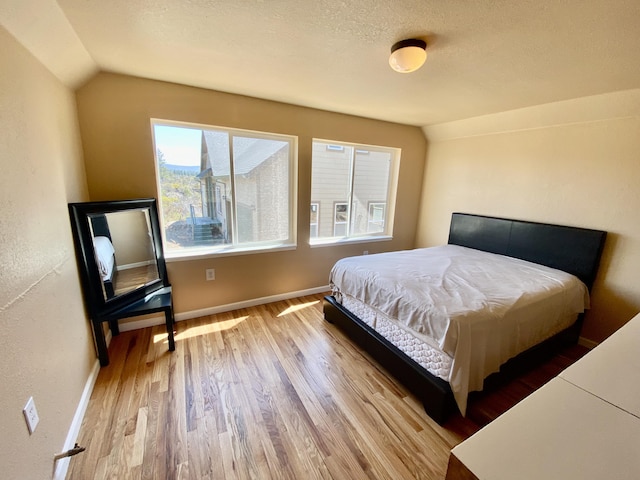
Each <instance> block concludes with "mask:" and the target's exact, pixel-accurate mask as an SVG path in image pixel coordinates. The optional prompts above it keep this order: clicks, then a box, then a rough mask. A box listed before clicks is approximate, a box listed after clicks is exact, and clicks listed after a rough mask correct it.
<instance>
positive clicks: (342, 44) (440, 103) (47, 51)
mask: <svg viewBox="0 0 640 480" xmlns="http://www.w3.org/2000/svg"><path fill="white" fill-rule="evenodd" d="M1 3H2V5H0V19H1V20H2V25H3V26H4V27H5V28H6V29H7V30H8V31H9V32H10V33H11V34H13V36H14V37H16V38H17V39H18V40H19V41H20V42H21V43H22V44H23V45H25V47H27V48H28V49H29V50H30V51H31V52H32V53H33V54H34V56H36V57H37V58H38V59H40V61H42V63H44V64H45V66H47V67H48V68H49V69H50V70H51V71H52V72H53V73H54V74H55V75H56V76H57V77H58V78H60V79H61V81H63V82H64V83H65V84H67V85H69V86H70V87H72V88H75V87H78V86H80V85H81V84H82V83H83V82H85V81H86V80H87V79H88V78H90V77H91V76H92V75H93V74H94V73H95V72H97V71H108V72H115V73H122V74H127V75H135V76H139V77H144V78H151V79H157V80H163V81H168V82H175V83H181V84H185V85H192V86H197V87H203V88H209V89H214V90H220V91H225V92H232V93H237V94H243V95H249V96H255V97H260V98H266V99H271V100H277V101H281V102H287V103H292V104H296V105H303V106H309V107H314V108H318V109H324V110H330V111H335V112H342V113H348V114H354V115H360V116H364V117H371V118H376V119H382V120H388V121H393V122H399V123H404V124H410V125H418V126H425V125H433V124H439V123H443V122H449V121H454V120H460V119H465V118H470V117H476V116H481V115H485V114H490V113H495V112H502V111H508V110H513V109H518V108H523V107H527V106H532V105H539V104H545V103H551V102H556V101H561V100H568V99H572V98H579V97H584V96H589V95H596V94H601V93H608V92H614V91H621V90H629V89H636V88H640V40H639V39H640V37H639V36H638V32H640V1H638V0H563V1H559V0H517V1H513V0H491V1H469V0H449V1H443V0H393V1H392V0H386V1H380V0H377V1H376V0H349V1H347V0H108V1H107V0H59V1H58V2H56V1H55V0H21V1H19V2H18V1H15V2H14V1H10V0H2V2H1ZM405 38H422V39H425V40H426V41H427V43H428V46H427V52H428V58H427V61H426V63H425V65H424V66H423V67H422V68H421V69H420V70H418V71H417V72H414V73H410V74H400V73H396V72H394V71H393V70H391V68H389V65H388V56H389V49H390V47H391V45H392V44H393V43H394V42H396V41H398V40H401V39H405Z"/></svg>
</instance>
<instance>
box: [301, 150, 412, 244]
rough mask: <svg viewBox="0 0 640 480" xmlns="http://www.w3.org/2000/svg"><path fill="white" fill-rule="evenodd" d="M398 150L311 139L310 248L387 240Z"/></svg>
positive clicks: (391, 226) (390, 231)
mask: <svg viewBox="0 0 640 480" xmlns="http://www.w3.org/2000/svg"><path fill="white" fill-rule="evenodd" d="M399 161H400V149H397V148H389V147H379V146H370V145H355V144H347V143H343V142H333V141H329V140H317V139H314V140H313V148H312V160H311V162H312V166H311V198H313V199H314V203H313V205H312V208H313V206H314V205H317V210H318V213H317V215H316V216H315V217H314V215H313V214H312V216H311V219H312V220H311V222H312V226H311V230H312V231H314V232H317V234H316V235H311V236H310V237H311V239H310V242H311V244H327V243H334V242H339V241H344V240H354V239H364V240H366V239H371V238H385V237H391V235H392V231H393V205H395V191H396V184H397V174H398V167H399Z"/></svg>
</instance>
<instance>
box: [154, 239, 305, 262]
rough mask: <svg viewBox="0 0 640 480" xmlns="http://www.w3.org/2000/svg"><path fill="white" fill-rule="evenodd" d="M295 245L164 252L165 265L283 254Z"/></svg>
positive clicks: (295, 246) (293, 248)
mask: <svg viewBox="0 0 640 480" xmlns="http://www.w3.org/2000/svg"><path fill="white" fill-rule="evenodd" d="M296 248H297V245H296V244H281V245H271V246H261V247H246V248H238V247H229V248H224V249H216V250H212V249H211V248H206V247H205V248H193V249H189V250H188V251H180V252H167V251H166V250H165V261H166V262H167V263H173V262H186V261H191V260H201V259H204V258H219V257H233V256H237V255H253V254H257V253H273V252H283V251H287V250H295V249H296Z"/></svg>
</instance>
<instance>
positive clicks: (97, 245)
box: [93, 237, 115, 280]
mask: <svg viewBox="0 0 640 480" xmlns="http://www.w3.org/2000/svg"><path fill="white" fill-rule="evenodd" d="M93 247H94V248H93V249H94V251H95V255H96V262H97V264H98V270H99V271H100V278H102V280H108V279H109V278H110V277H111V270H113V264H114V261H115V258H114V256H113V254H114V253H115V250H114V249H113V245H112V244H111V240H109V239H108V238H107V237H93Z"/></svg>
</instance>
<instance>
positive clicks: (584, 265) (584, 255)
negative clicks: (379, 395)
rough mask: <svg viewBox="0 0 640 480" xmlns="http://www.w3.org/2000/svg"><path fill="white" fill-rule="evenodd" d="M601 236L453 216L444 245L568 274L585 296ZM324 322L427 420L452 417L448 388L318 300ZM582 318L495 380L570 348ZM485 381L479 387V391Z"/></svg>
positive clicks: (331, 303) (328, 300) (342, 311)
mask: <svg viewBox="0 0 640 480" xmlns="http://www.w3.org/2000/svg"><path fill="white" fill-rule="evenodd" d="M606 235H607V234H606V232H604V231H601V230H591V229H585V228H577V227H569V226H563V225H552V224H546V223H536V222H527V221H522V220H511V219H506V218H497V217H487V216H482V215H472V214H467V213H453V214H452V216H451V226H450V230H449V241H448V243H449V244H452V245H460V246H463V247H469V248H475V249H477V250H483V251H486V252H491V253H497V254H501V255H507V256H510V257H515V258H520V259H523V260H527V261H530V262H534V263H538V264H542V265H546V266H548V267H552V268H556V269H558V270H563V271H565V272H568V273H571V274H573V275H575V276H576V277H578V278H579V279H580V280H582V281H583V282H584V283H585V285H586V286H587V287H588V288H589V290H591V287H592V285H593V282H594V280H595V277H596V274H597V271H598V265H599V263H600V257H601V255H602V249H603V247H604V242H605V239H606ZM324 317H325V319H326V320H327V321H329V322H331V323H333V324H335V325H337V326H338V327H340V329H341V330H343V331H344V332H345V333H346V334H347V335H348V336H349V337H350V338H351V339H352V340H354V341H355V342H356V343H357V344H358V345H359V346H360V347H361V348H363V349H364V350H365V351H366V352H368V353H369V354H370V355H371V356H372V357H373V358H374V359H375V360H377V361H378V363H380V365H382V366H383V367H384V368H386V369H387V371H389V372H390V373H391V374H392V375H393V376H394V377H396V378H397V379H398V380H399V381H400V382H401V383H403V384H404V385H405V386H406V387H407V388H408V389H409V390H410V391H411V392H412V393H413V394H414V395H416V396H417V397H418V398H419V399H420V400H421V401H422V403H423V405H424V409H425V411H426V412H427V414H428V415H429V416H430V417H432V418H433V419H434V420H435V421H436V422H438V423H440V424H442V423H444V422H445V421H446V420H447V419H448V418H449V416H450V415H451V414H452V413H453V412H455V411H457V405H456V403H455V400H454V398H453V393H452V391H451V387H450V386H449V383H448V382H446V381H444V380H442V379H440V378H438V377H435V376H434V375H432V374H430V373H429V372H428V371H427V370H425V369H424V368H423V367H421V366H420V365H419V364H418V363H416V362H415V361H414V360H412V359H411V358H409V357H408V356H407V355H405V354H404V353H403V352H402V351H400V350H399V349H398V348H397V347H395V346H394V345H393V344H392V343H391V342H389V341H388V340H386V339H385V338H384V337H383V336H382V335H380V334H379V333H377V332H376V331H375V330H373V329H372V328H370V327H369V326H368V325H367V324H366V323H364V322H363V321H362V320H360V319H359V318H358V317H357V316H356V315H354V314H353V313H351V312H350V311H349V310H347V309H346V308H344V307H343V306H342V305H341V304H339V303H338V302H337V301H336V299H335V298H334V297H333V296H327V297H325V298H324ZM582 321H583V316H582V315H580V316H579V317H578V319H577V320H576V322H575V323H574V324H573V325H572V326H570V327H569V328H567V329H566V330H564V331H562V332H560V333H559V334H557V335H555V336H554V337H552V338H550V339H548V340H546V341H545V342H542V343H541V344H539V345H536V346H535V347H532V348H531V349H529V350H527V351H525V352H523V353H521V354H520V355H518V356H517V357H515V358H513V359H511V360H509V361H508V362H507V363H505V364H504V365H503V366H502V368H501V373H500V375H511V374H514V373H517V372H518V371H522V369H524V368H527V367H529V366H531V365H532V364H535V363H536V362H539V361H540V358H544V356H546V355H548V354H549V352H553V351H557V349H558V348H559V347H560V346H562V345H566V344H568V343H576V342H577V341H578V337H579V335H580V330H581V328H582ZM486 384H487V381H485V385H486Z"/></svg>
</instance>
